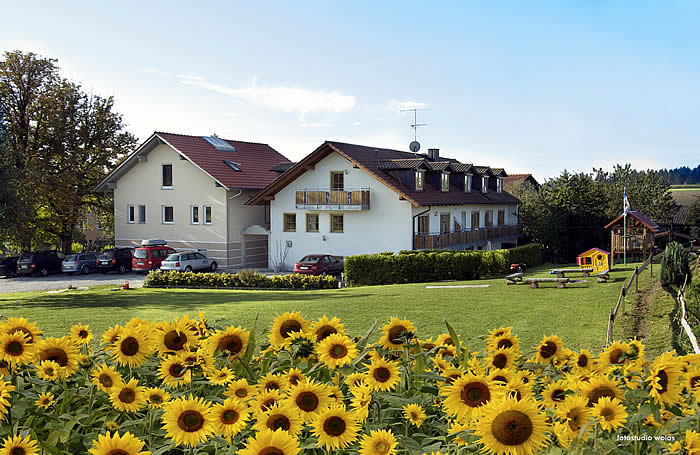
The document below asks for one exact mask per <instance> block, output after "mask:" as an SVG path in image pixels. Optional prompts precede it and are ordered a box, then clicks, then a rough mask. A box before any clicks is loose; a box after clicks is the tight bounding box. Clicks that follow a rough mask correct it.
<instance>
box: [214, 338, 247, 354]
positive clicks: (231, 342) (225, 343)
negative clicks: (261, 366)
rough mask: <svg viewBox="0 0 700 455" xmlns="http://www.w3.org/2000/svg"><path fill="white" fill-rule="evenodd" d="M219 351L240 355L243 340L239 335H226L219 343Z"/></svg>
mask: <svg viewBox="0 0 700 455" xmlns="http://www.w3.org/2000/svg"><path fill="white" fill-rule="evenodd" d="M219 349H221V350H222V351H228V352H230V353H231V354H238V353H239V352H241V351H242V350H243V340H241V338H240V337H239V336H237V335H226V336H225V337H222V338H221V340H220V341H219Z"/></svg>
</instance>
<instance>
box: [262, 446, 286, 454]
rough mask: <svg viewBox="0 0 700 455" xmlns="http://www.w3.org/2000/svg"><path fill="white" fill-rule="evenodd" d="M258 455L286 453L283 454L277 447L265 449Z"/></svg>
mask: <svg viewBox="0 0 700 455" xmlns="http://www.w3.org/2000/svg"><path fill="white" fill-rule="evenodd" d="M258 454H259V455H284V452H282V451H281V450H280V449H278V448H277V447H265V448H264V449H262V450H261V451H260V452H258Z"/></svg>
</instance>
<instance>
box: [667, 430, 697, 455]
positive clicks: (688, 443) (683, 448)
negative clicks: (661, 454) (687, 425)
mask: <svg viewBox="0 0 700 455" xmlns="http://www.w3.org/2000/svg"><path fill="white" fill-rule="evenodd" d="M681 441H682V442H681ZM681 441H674V442H673V444H671V445H670V446H669V448H668V450H669V452H674V453H675V452H679V453H687V454H688V455H697V454H698V453H700V434H698V432H697V431H694V430H685V438H684V439H682V440H681Z"/></svg>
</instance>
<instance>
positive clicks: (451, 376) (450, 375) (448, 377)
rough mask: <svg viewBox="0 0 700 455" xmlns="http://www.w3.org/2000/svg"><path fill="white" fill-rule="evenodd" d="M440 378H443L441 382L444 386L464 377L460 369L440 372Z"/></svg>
mask: <svg viewBox="0 0 700 455" xmlns="http://www.w3.org/2000/svg"><path fill="white" fill-rule="evenodd" d="M450 366H451V364H450ZM441 376H442V377H443V378H445V380H444V381H443V382H444V384H452V383H453V382H455V381H456V380H457V379H459V378H461V377H462V376H464V370H462V369H461V368H446V369H445V370H443V371H442V372H441Z"/></svg>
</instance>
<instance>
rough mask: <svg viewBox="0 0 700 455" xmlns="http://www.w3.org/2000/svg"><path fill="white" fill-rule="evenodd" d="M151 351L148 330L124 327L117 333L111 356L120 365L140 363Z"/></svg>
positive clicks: (151, 345)
mask: <svg viewBox="0 0 700 455" xmlns="http://www.w3.org/2000/svg"><path fill="white" fill-rule="evenodd" d="M151 352H153V343H152V342H151V340H150V339H149V335H148V332H146V331H144V330H143V329H140V328H136V327H133V328H132V327H125V328H124V329H123V330H121V331H120V333H119V338H118V339H117V342H116V343H115V349H114V351H113V352H112V358H113V359H114V360H115V361H116V362H117V363H119V365H122V366H128V367H135V366H138V365H141V364H142V363H143V362H144V361H145V360H146V357H148V356H149V355H151Z"/></svg>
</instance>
